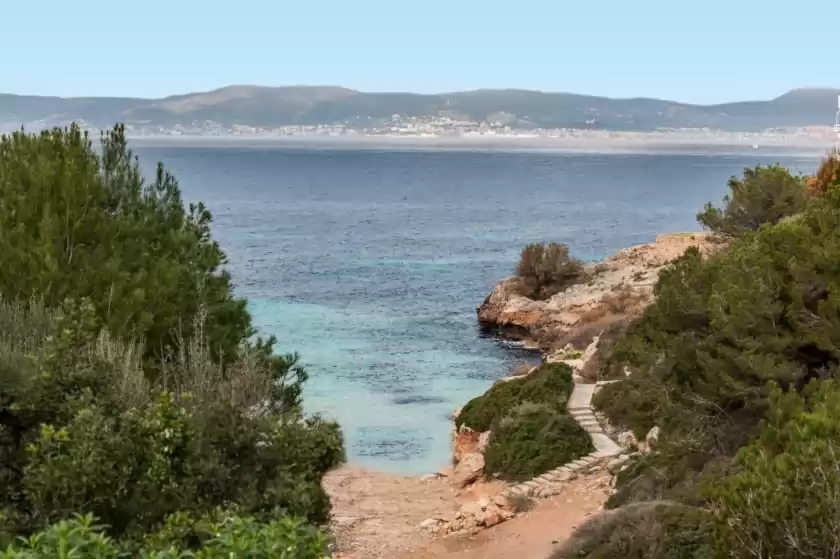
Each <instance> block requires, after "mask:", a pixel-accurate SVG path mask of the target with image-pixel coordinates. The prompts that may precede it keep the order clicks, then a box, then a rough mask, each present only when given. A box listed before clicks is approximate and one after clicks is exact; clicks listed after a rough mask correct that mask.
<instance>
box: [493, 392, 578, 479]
mask: <svg viewBox="0 0 840 559" xmlns="http://www.w3.org/2000/svg"><path fill="white" fill-rule="evenodd" d="M593 450H594V448H593V446H592V439H591V438H590V437H589V433H587V432H586V431H585V430H584V429H583V427H581V426H580V425H579V424H578V422H577V421H575V419H574V418H573V417H572V416H570V415H568V414H566V413H565V411H564V410H563V411H558V410H557V409H556V408H555V407H553V406H550V405H546V404H533V403H530V402H525V403H523V404H520V405H519V406H517V407H516V408H514V409H513V410H511V411H510V412H509V413H508V414H507V415H506V416H505V417H504V418H503V419H502V420H501V421H500V422H499V425H498V427H497V428H496V429H494V431H493V436H492V437H491V438H490V444H489V445H488V446H487V450H486V452H485V454H484V460H485V471H487V472H489V473H492V474H499V477H501V479H505V480H509V481H521V480H526V479H531V478H533V477H536V476H538V475H540V474H542V473H545V472H547V471H548V470H551V469H554V468H556V467H558V466H562V465H563V464H566V463H568V462H571V461H572V460H577V459H578V458H580V457H581V456H585V455H587V454H589V453H590V452H592V451H593Z"/></svg>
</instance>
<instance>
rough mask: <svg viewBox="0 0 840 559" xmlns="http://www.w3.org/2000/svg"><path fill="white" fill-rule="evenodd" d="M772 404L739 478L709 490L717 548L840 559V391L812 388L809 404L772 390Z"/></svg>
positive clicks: (832, 384) (827, 385)
mask: <svg viewBox="0 0 840 559" xmlns="http://www.w3.org/2000/svg"><path fill="white" fill-rule="evenodd" d="M772 403H773V405H772V406H771V408H770V409H771V412H770V413H769V414H768V418H767V421H766V422H765V425H764V428H763V429H762V432H761V436H760V437H759V438H758V439H757V440H755V441H754V442H753V443H751V444H750V445H749V446H747V447H746V448H744V449H743V450H742V451H741V452H740V453H739V454H738V458H737V463H738V466H739V467H740V470H741V471H740V472H739V473H738V474H737V475H734V476H732V477H730V478H727V479H726V480H724V481H723V483H720V484H717V485H716V486H715V487H714V488H713V490H712V491H711V493H712V495H713V497H714V501H715V503H716V505H717V507H716V509H717V511H718V515H719V517H720V524H719V528H720V532H719V537H720V539H719V541H718V546H719V548H720V549H721V550H722V551H723V552H724V553H726V556H727V557H744V558H746V557H760V558H764V557H766V558H770V557H772V558H774V559H775V558H779V559H787V558H790V559H794V558H800V557H838V555H840V551H838V550H840V532H838V528H837V519H838V518H840V416H839V415H838V413H837V410H838V409H840V386H838V384H837V381H836V380H829V381H824V382H821V383H813V384H812V386H810V387H809V390H806V397H805V398H803V397H802V396H800V395H798V394H796V393H795V392H787V393H782V392H781V391H780V390H778V389H774V391H773V394H772ZM721 555H723V553H721Z"/></svg>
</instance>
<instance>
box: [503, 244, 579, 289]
mask: <svg viewBox="0 0 840 559" xmlns="http://www.w3.org/2000/svg"><path fill="white" fill-rule="evenodd" d="M516 275H517V276H518V277H519V278H521V279H522V281H523V284H524V286H523V287H524V289H525V293H524V295H526V296H527V297H530V298H532V299H548V298H549V297H551V296H552V295H554V294H556V293H560V292H561V291H564V290H566V289H568V288H569V287H571V286H572V285H575V284H576V283H583V282H585V281H586V279H587V278H586V274H585V273H584V270H583V263H581V262H580V260H577V259H575V258H572V257H571V256H569V247H568V246H566V245H564V244H561V243H549V244H547V245H546V244H542V243H535V244H530V245H528V246H526V247H525V248H523V249H522V253H521V254H520V256H519V264H517V266H516Z"/></svg>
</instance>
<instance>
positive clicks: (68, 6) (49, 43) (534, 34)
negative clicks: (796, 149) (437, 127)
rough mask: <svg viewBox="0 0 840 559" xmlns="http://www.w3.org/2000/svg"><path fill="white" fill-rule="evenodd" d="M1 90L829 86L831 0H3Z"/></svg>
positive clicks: (707, 98) (708, 99) (728, 91)
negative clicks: (236, 86)
mask: <svg viewBox="0 0 840 559" xmlns="http://www.w3.org/2000/svg"><path fill="white" fill-rule="evenodd" d="M0 23H2V31H0V52H2V57H3V62H2V65H0V92H8V93H28V94H45V95H46V94H49V95H62V96H78V95H126V96H128V95H131V96H141V97H157V96H164V95H168V94H173V93H186V92H191V91H201V90H207V89H213V88H217V87H221V86H224V85H229V84H259V85H294V84H318V85H327V84H328V85H343V86H347V87H352V88H356V89H362V90H367V91H415V92H444V91H454V90H463V89H476V88H490V87H493V88H501V87H515V88H527V89H542V90H549V91H568V92H574V93H588V94H597V95H608V96H614V97H635V96H649V97H660V98H668V99H674V100H678V101H687V102H697V103H715V102H723V101H733V100H744V99H766V98H771V97H774V96H776V95H779V94H781V93H784V92H785V91H787V90H789V89H791V88H794V87H803V86H838V85H840V58H838V56H840V55H838V50H837V49H838V47H837V45H838V42H837V41H838V39H837V37H838V32H836V31H835V30H833V29H832V28H831V27H830V26H831V25H836V26H840V2H838V1H837V0H796V1H794V0H764V1H756V0H704V1H695V2H686V1H682V2H681V1H674V0H668V1H664V0H635V1H632V0H630V1H627V0H624V1H618V0H615V1H610V0H575V1H567V0H546V1H537V0H517V1H499V0H497V1H495V2H494V1H493V0H483V1H473V0H304V1H297V2H292V1H289V0H273V1H269V0H265V1H261V0H236V1H220V0H204V1H201V2H199V1H194V0H166V1H164V0H140V1H137V0H135V1H130V2H119V1H116V2H115V1H114V0H107V1H106V0H75V1H74V0H27V1H25V2H24V1H22V0H0Z"/></svg>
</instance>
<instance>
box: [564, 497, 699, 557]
mask: <svg viewBox="0 0 840 559" xmlns="http://www.w3.org/2000/svg"><path fill="white" fill-rule="evenodd" d="M713 524H714V518H713V517H712V515H711V514H709V513H708V512H706V511H704V510H702V509H698V508H694V507H688V506H685V505H680V504H678V503H673V502H668V501H646V502H640V503H634V504H632V505H628V506H626V507H622V508H620V509H617V510H615V511H611V512H608V513H604V514H602V515H599V516H596V517H594V518H592V519H591V520H589V521H587V522H586V523H585V524H584V525H583V526H581V527H580V528H579V529H578V530H577V531H576V532H575V533H574V535H573V536H572V537H571V538H569V540H567V541H566V542H565V543H564V544H563V546H562V547H560V548H559V549H557V550H556V551H555V552H554V553H552V554H551V557H550V559H708V558H709V557H710V556H711V549H712V548H711V543H712V536H711V534H712V532H713Z"/></svg>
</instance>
